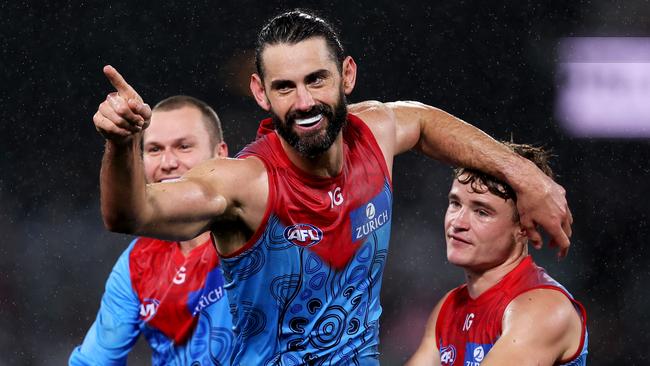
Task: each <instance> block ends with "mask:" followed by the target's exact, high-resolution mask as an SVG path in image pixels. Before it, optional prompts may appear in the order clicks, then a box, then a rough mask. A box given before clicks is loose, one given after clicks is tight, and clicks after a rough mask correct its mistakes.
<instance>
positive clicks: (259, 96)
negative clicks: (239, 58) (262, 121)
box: [250, 73, 271, 112]
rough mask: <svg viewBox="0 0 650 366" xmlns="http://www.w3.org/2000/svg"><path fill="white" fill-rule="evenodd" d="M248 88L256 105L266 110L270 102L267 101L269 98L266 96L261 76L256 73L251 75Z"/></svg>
mask: <svg viewBox="0 0 650 366" xmlns="http://www.w3.org/2000/svg"><path fill="white" fill-rule="evenodd" d="M250 88H251V92H252V93H253V97H255V101H256V102H257V105H259V106H260V107H261V108H262V109H264V110H265V111H267V112H268V111H269V110H270V109H271V103H269V99H268V98H267V97H266V93H265V90H264V83H263V82H262V78H260V76H259V75H258V74H257V73H254V74H252V75H251V82H250Z"/></svg>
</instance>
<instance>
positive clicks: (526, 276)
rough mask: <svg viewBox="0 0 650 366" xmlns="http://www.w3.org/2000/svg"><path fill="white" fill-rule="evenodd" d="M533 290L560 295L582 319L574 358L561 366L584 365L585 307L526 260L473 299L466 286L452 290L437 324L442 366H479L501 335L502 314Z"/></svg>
mask: <svg viewBox="0 0 650 366" xmlns="http://www.w3.org/2000/svg"><path fill="white" fill-rule="evenodd" d="M534 289H552V290H557V291H560V292H561V293H563V294H564V295H565V296H566V297H567V298H569V300H571V302H572V303H573V305H574V306H575V308H576V310H577V311H578V312H579V313H580V316H581V318H582V337H581V340H580V346H579V347H578V350H577V352H576V353H575V355H573V356H572V357H570V358H569V359H568V360H564V363H563V364H562V365H570V366H578V365H586V362H587V343H588V341H587V328H586V322H587V314H586V312H585V309H584V307H583V306H582V304H580V303H579V302H578V301H576V300H575V299H573V297H572V296H571V295H570V294H569V293H568V292H567V290H566V289H565V288H564V287H563V286H562V285H560V284H559V283H558V282H557V281H555V280H554V279H553V278H551V277H550V276H549V275H548V274H547V273H546V271H545V270H544V269H543V268H541V267H538V266H537V265H535V263H534V262H533V260H532V257H530V256H528V257H526V258H525V259H524V260H523V261H522V262H521V263H520V264H519V265H517V267H515V269H513V270H512V271H511V272H510V273H508V274H507V275H506V276H505V277H504V278H503V279H502V280H501V281H500V282H499V283H497V284H496V285H494V286H493V287H491V288H490V289H489V290H487V291H486V292H484V293H483V294H481V295H480V296H479V297H478V298H476V299H472V298H471V297H470V296H469V292H468V291H467V285H462V286H460V287H458V288H456V289H454V290H452V291H451V292H450V294H449V296H447V298H446V299H445V301H444V303H443V304H442V306H441V308H440V313H439V314H438V320H437V322H436V340H437V344H438V350H439V351H440V361H441V364H442V365H443V366H447V365H463V366H479V365H480V364H481V361H483V359H484V358H485V356H486V355H487V353H488V352H489V351H490V349H491V348H492V346H494V344H495V343H496V341H497V340H498V339H499V337H500V336H501V332H502V329H501V321H502V319H503V312H504V311H505V309H506V307H507V306H508V304H510V302H512V300H514V299H515V298H516V297H517V296H519V295H521V294H522V293H524V292H526V291H530V290H534Z"/></svg>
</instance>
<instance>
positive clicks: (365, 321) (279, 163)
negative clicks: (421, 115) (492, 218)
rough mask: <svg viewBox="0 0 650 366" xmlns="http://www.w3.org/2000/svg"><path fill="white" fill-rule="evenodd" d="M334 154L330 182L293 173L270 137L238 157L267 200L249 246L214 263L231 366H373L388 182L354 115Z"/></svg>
mask: <svg viewBox="0 0 650 366" xmlns="http://www.w3.org/2000/svg"><path fill="white" fill-rule="evenodd" d="M265 123H266V124H267V125H268V120H266V121H263V125H264V124H265ZM343 152H344V162H343V167H342V171H341V173H340V174H339V175H337V176H336V177H333V178H322V177H316V176H312V175H309V174H307V173H305V172H303V171H302V170H300V169H299V168H297V167H296V166H295V165H293V164H292V163H291V161H290V160H289V158H288V157H287V155H286V153H285V152H284V150H283V148H282V146H281V142H280V140H279V137H278V136H277V134H276V133H270V131H266V132H265V133H263V134H261V135H260V136H259V138H258V139H257V140H256V141H255V142H254V143H252V144H251V145H249V146H247V147H246V148H245V149H244V150H243V151H242V152H241V153H240V154H239V157H240V158H246V157H251V156H254V157H257V158H259V159H260V160H262V161H263V162H264V165H265V167H266V169H267V172H268V177H269V200H268V205H267V210H266V213H265V218H264V221H262V222H263V224H262V225H261V226H260V228H259V229H258V230H257V232H256V233H255V234H254V235H253V237H252V238H251V240H250V241H249V242H248V243H247V244H246V245H245V246H244V247H243V248H242V249H241V250H239V251H238V252H236V253H234V254H232V255H230V256H227V257H224V256H222V265H223V270H224V276H225V278H226V289H227V292H228V299H229V301H230V304H231V308H232V310H233V317H234V319H233V321H234V322H235V328H234V330H235V337H236V340H235V346H234V350H233V359H232V360H233V365H302V364H309V365H335V364H336V365H348V364H349V365H377V364H378V349H377V345H378V333H379V322H378V321H379V315H380V313H381V305H380V304H379V290H380V287H381V279H382V272H383V269H384V265H385V260H386V254H387V252H388V240H389V237H390V223H391V217H392V213H391V207H392V190H391V186H390V176H389V173H388V169H387V167H386V162H385V159H384V156H383V154H382V152H381V150H380V149H379V146H378V145H377V142H376V141H375V138H374V136H373V135H372V132H371V131H370V130H369V129H368V127H367V126H366V125H365V123H364V122H363V121H361V120H360V119H359V118H357V117H356V116H353V115H348V121H347V125H346V127H345V128H344V129H343Z"/></svg>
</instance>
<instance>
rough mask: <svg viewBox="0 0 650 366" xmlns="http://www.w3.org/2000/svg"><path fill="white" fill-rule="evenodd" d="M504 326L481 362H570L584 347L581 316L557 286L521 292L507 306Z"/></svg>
mask: <svg viewBox="0 0 650 366" xmlns="http://www.w3.org/2000/svg"><path fill="white" fill-rule="evenodd" d="M502 328H503V333H502V334H501V337H500V338H499V340H498V341H497V342H496V343H495V344H494V347H492V349H491V350H490V352H489V353H488V354H487V356H486V357H485V359H484V360H483V362H482V363H481V365H482V366H491V365H505V364H508V365H524V366H525V365H531V366H532V365H541V366H544V365H548V366H551V365H556V364H559V363H566V362H568V361H569V360H570V358H571V357H572V356H575V355H577V354H578V351H579V350H580V348H581V347H582V342H581V341H582V340H583V338H582V332H583V329H584V328H583V326H582V320H581V318H580V316H579V315H578V312H577V311H576V309H575V308H574V306H573V304H572V303H571V301H569V299H568V298H567V297H566V296H565V295H563V294H562V293H560V292H559V291H556V290H549V289H538V290H532V291H529V292H525V293H523V294H521V295H519V296H518V297H517V298H516V299H515V300H513V301H512V302H511V303H510V305H508V307H507V308H506V310H505V312H504V315H503V321H502ZM531 330H534V331H531Z"/></svg>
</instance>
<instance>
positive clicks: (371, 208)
mask: <svg viewBox="0 0 650 366" xmlns="http://www.w3.org/2000/svg"><path fill="white" fill-rule="evenodd" d="M366 217H367V218H368V220H372V219H374V218H375V205H373V204H372V202H370V203H369V204H368V206H366Z"/></svg>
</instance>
